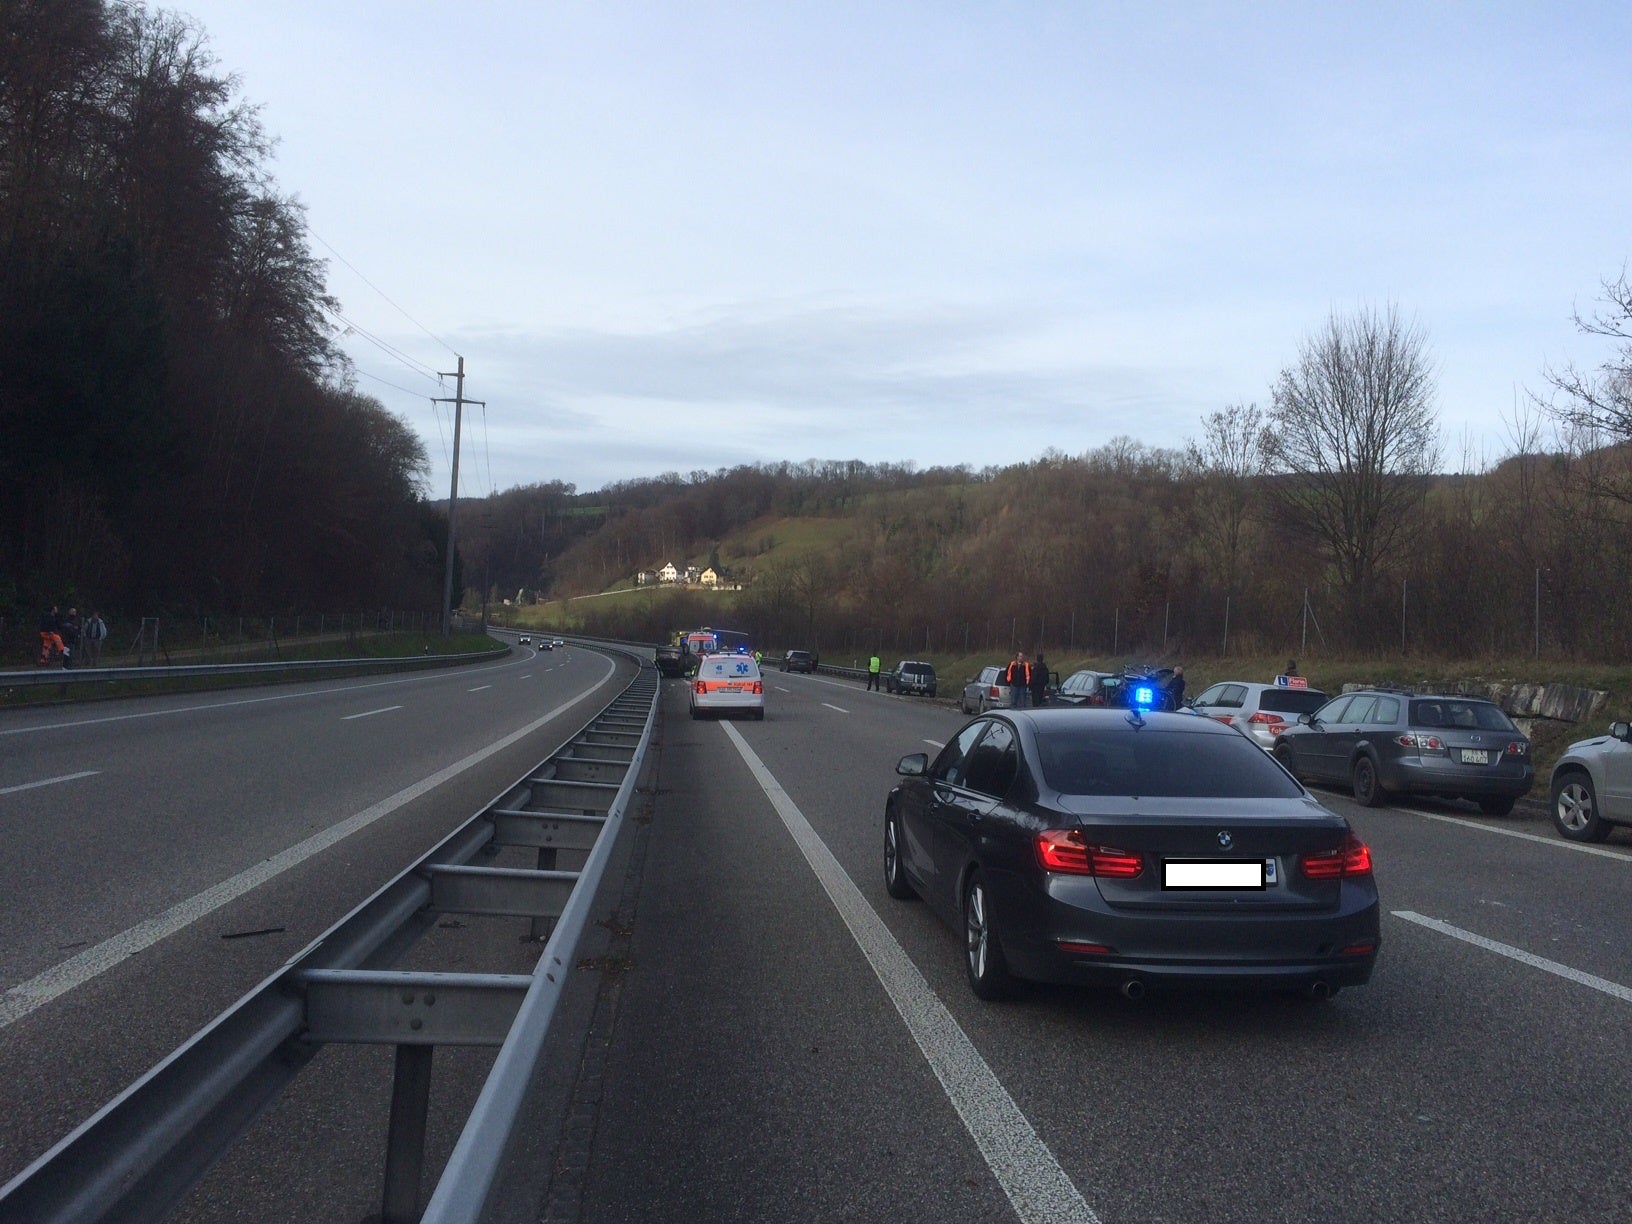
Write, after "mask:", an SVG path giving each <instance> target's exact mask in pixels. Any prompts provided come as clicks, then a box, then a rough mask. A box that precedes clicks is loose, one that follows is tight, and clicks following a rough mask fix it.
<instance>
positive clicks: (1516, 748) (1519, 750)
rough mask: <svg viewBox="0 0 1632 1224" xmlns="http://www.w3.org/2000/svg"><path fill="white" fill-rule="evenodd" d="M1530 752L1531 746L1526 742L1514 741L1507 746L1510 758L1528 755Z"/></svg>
mask: <svg viewBox="0 0 1632 1224" xmlns="http://www.w3.org/2000/svg"><path fill="white" fill-rule="evenodd" d="M1529 751H1530V745H1529V744H1527V743H1526V742H1525V741H1524V740H1514V741H1513V742H1512V743H1511V744H1509V745H1508V746H1507V755H1508V756H1523V755H1524V754H1525V753H1527V752H1529Z"/></svg>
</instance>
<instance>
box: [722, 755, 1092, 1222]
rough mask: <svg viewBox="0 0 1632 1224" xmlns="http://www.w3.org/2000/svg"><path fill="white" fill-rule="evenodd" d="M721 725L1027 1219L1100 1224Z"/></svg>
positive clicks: (812, 833) (833, 864) (782, 798)
mask: <svg viewBox="0 0 1632 1224" xmlns="http://www.w3.org/2000/svg"><path fill="white" fill-rule="evenodd" d="M720 725H721V726H722V727H724V728H725V733H726V735H727V736H729V737H730V739H731V742H732V743H733V744H735V745H736V747H737V751H738V752H739V753H741V754H742V759H743V760H744V761H745V762H746V763H747V765H748V768H749V770H750V771H751V772H752V773H753V775H754V778H755V780H756V781H758V782H759V785H760V788H761V789H762V790H763V791H764V792H765V797H766V798H767V799H769V800H770V801H771V806H772V807H774V808H775V809H776V812H777V815H778V816H780V817H781V818H782V823H783V824H784V825H786V826H787V829H788V832H789V833H791V834H793V840H794V841H795V842H796V843H797V844H798V846H799V849H800V850H801V851H802V852H803V853H804V856H805V860H806V862H808V863H809V864H810V867H811V870H812V871H814V872H815V873H816V878H817V879H818V880H820V881H821V884H822V887H823V888H824V889H826V890H827V895H828V897H829V898H830V899H831V900H832V902H833V906H834V908H835V909H837V910H838V911H839V916H840V917H841V918H843V919H844V924H845V926H847V927H849V928H850V935H851V937H852V938H854V939H855V941H856V944H857V946H859V947H860V948H861V950H862V953H863V954H864V955H865V956H866V957H867V961H868V963H869V964H871V965H872V967H873V972H874V973H875V974H877V975H878V980H879V982H880V983H881V984H882V985H883V987H884V989H885V991H886V992H888V994H889V996H890V1002H892V1003H894V1004H895V1010H896V1011H898V1012H899V1013H900V1014H901V1019H902V1020H903V1021H905V1023H906V1026H907V1030H908V1031H909V1032H910V1033H911V1034H912V1038H913V1040H914V1041H916V1042H917V1043H918V1048H919V1049H920V1050H922V1051H923V1053H924V1057H925V1058H926V1059H928V1060H929V1065H930V1068H931V1070H933V1071H934V1072H935V1078H937V1079H938V1080H940V1081H941V1087H942V1088H943V1089H945V1090H946V1095H947V1098H948V1099H949V1100H950V1101H951V1102H952V1106H953V1108H954V1109H956V1110H957V1111H958V1116H959V1117H960V1118H962V1119H963V1125H964V1127H965V1128H966V1129H967V1130H968V1132H969V1135H970V1138H972V1139H973V1140H974V1141H975V1143H976V1145H977V1146H978V1147H979V1148H980V1151H981V1155H983V1156H984V1157H985V1158H986V1165H987V1167H988V1168H990V1169H991V1171H992V1175H993V1176H994V1177H996V1178H997V1181H998V1184H999V1185H1000V1186H1002V1187H1003V1193H1004V1194H1006V1195H1008V1196H1009V1202H1010V1203H1011V1204H1012V1205H1013V1207H1014V1210H1015V1214H1016V1215H1018V1216H1019V1217H1020V1219H1021V1220H1022V1221H1023V1222H1024V1224H1034V1222H1035V1224H1055V1222H1056V1221H1076V1222H1078V1224H1098V1222H1099V1217H1098V1216H1097V1215H1095V1214H1094V1212H1093V1209H1092V1208H1090V1207H1089V1206H1088V1204H1087V1203H1086V1202H1084V1201H1083V1198H1082V1195H1081V1194H1079V1193H1078V1192H1077V1188H1076V1186H1074V1185H1072V1184H1071V1179H1070V1178H1069V1177H1067V1176H1066V1173H1065V1170H1064V1169H1062V1168H1060V1165H1059V1162H1058V1161H1056V1160H1055V1159H1054V1154H1053V1153H1052V1152H1050V1151H1049V1150H1048V1146H1047V1145H1046V1144H1045V1143H1044V1142H1043V1141H1042V1139H1041V1138H1039V1137H1038V1135H1037V1132H1036V1130H1035V1129H1034V1128H1033V1127H1032V1125H1031V1123H1030V1122H1029V1121H1027V1120H1026V1116H1025V1114H1023V1113H1021V1112H1020V1107H1019V1106H1018V1105H1016V1104H1015V1103H1014V1098H1013V1097H1011V1096H1010V1095H1009V1092H1008V1089H1006V1088H1004V1087H1003V1084H1002V1083H1001V1081H999V1080H998V1078H997V1076H996V1075H994V1074H993V1073H992V1069H991V1067H989V1066H988V1065H987V1064H986V1060H985V1059H984V1058H982V1057H981V1056H980V1051H979V1050H977V1049H976V1048H975V1044H974V1042H972V1041H970V1040H969V1037H968V1034H966V1033H965V1032H964V1031H963V1029H962V1028H961V1027H959V1025H958V1022H957V1021H956V1020H955V1019H953V1017H952V1013H951V1012H949V1011H947V1010H946V1007H945V1006H944V1005H943V1004H942V1003H941V1001H940V999H938V998H936V997H935V992H934V991H933V990H931V989H930V987H929V983H928V982H926V981H925V980H924V976H923V974H921V973H919V972H918V966H916V965H914V964H913V963H912V958H911V957H909V956H908V955H907V954H906V951H905V950H904V949H903V948H902V947H901V945H900V944H899V943H897V942H896V940H895V937H894V936H893V935H891V934H890V931H889V928H888V927H886V926H885V925H884V920H883V919H881V918H880V917H879V916H878V914H877V913H876V912H874V910H873V907H872V906H870V905H868V904H867V899H866V898H865V897H863V896H862V895H861V890H860V889H859V888H857V887H856V885H855V883H854V881H852V880H851V879H850V877H849V875H847V874H846V873H845V870H844V868H843V867H841V866H840V865H839V860H838V859H836V858H834V857H833V852H832V851H831V850H829V849H828V848H827V844H826V843H825V842H823V841H822V839H821V837H820V836H819V835H818V834H817V832H816V830H815V829H813V828H812V827H811V825H810V822H809V821H808V820H806V819H805V816H804V813H803V812H801V811H800V810H799V808H798V806H797V805H796V804H795V803H794V802H793V799H792V798H791V797H789V795H788V793H787V792H786V791H785V790H783V789H782V786H781V784H780V783H778V782H777V780H776V778H775V777H774V776H773V775H772V773H771V771H770V770H768V769H766V768H765V764H764V762H763V761H761V760H760V759H759V757H758V755H756V754H755V752H754V750H753V749H752V748H750V747H749V746H748V741H747V740H745V739H743V737H742V733H741V732H740V731H738V730H737V729H736V728H735V727H733V726H732V725H731V724H730V723H721V724H720Z"/></svg>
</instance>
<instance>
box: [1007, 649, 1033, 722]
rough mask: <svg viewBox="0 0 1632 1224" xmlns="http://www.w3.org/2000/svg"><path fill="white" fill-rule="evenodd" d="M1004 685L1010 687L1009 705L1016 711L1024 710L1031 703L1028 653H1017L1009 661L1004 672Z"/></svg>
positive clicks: (1018, 651)
mask: <svg viewBox="0 0 1632 1224" xmlns="http://www.w3.org/2000/svg"><path fill="white" fill-rule="evenodd" d="M1003 683H1004V684H1007V685H1008V686H1009V705H1010V706H1011V707H1012V708H1014V709H1016V710H1023V709H1025V708H1026V706H1027V705H1029V704H1030V703H1031V664H1030V663H1027V662H1026V652H1025V651H1023V650H1017V651H1015V654H1014V658H1012V659H1010V660H1009V666H1008V667H1007V668H1006V669H1005V670H1004V672H1003Z"/></svg>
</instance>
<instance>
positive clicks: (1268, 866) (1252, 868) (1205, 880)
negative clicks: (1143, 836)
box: [1162, 859, 1275, 889]
mask: <svg viewBox="0 0 1632 1224" xmlns="http://www.w3.org/2000/svg"><path fill="white" fill-rule="evenodd" d="M1274 882H1275V860H1274V859H1270V860H1268V861H1267V862H1266V861H1265V860H1263V859H1237V860H1234V861H1226V860H1220V859H1166V860H1164V861H1163V862H1162V887H1163V888H1177V889H1184V888H1235V889H1241V888H1267V887H1269V885H1271V884H1273V883H1274Z"/></svg>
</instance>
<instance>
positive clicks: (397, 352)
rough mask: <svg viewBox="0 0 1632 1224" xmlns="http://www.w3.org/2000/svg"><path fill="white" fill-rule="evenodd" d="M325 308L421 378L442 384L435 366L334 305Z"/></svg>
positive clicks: (438, 384)
mask: <svg viewBox="0 0 1632 1224" xmlns="http://www.w3.org/2000/svg"><path fill="white" fill-rule="evenodd" d="M323 309H325V310H327V311H328V312H329V313H330V314H331V315H333V316H334V317H335V318H336V319H338V320H340V322H341V323H343V324H345V325H346V327H347V328H349V329H350V330H351V331H353V332H355V333H356V334H357V335H359V336H361V337H362V338H363V339H364V340H367V341H368V342H369V343H370V344H372V345H373V346H374V347H375V348H377V349H379V350H380V351H381V352H382V353H384V354H386V355H387V356H388V357H390V358H392V359H393V360H394V361H398V362H401V363H402V364H403V365H405V366H407V367H408V368H409V369H410V370H412V371H413V372H414V373H415V374H418V375H419V376H420V377H421V378H428V379H430V380H431V381H432V382H434V383H435V384H436V385H437V386H439V387H440V386H441V385H442V377H441V375H440V374H439V373H438V372H437V371H436V369H435V368H433V367H431V366H428V365H426V364H425V363H424V362H423V361H419V360H417V359H416V358H413V357H410V356H409V355H408V354H407V353H405V352H403V351H402V350H401V349H399V348H397V347H396V346H395V345H392V344H389V343H387V342H386V341H384V340H381V339H380V338H379V337H378V336H376V335H375V334H374V333H373V332H371V331H369V330H368V329H367V328H365V327H362V326H359V325H358V324H356V323H353V322H352V321H351V320H350V319H348V318H346V316H345V315H343V314H341V313H340V312H339V311H338V310H336V309H334V307H332V306H325V307H324V308H323Z"/></svg>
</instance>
